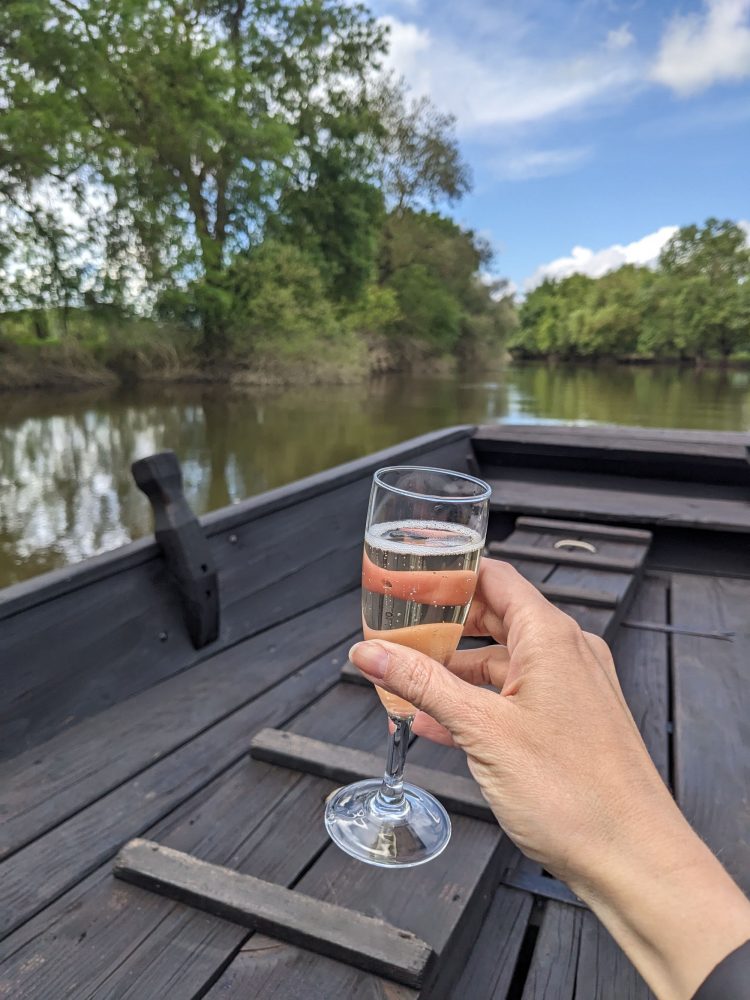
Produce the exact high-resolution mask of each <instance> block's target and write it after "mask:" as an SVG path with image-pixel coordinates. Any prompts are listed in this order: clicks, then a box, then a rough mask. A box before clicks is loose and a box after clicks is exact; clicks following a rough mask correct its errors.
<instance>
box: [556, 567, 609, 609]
mask: <svg viewBox="0 0 750 1000" xmlns="http://www.w3.org/2000/svg"><path fill="white" fill-rule="evenodd" d="M554 574H555V575H556V574H557V570H555V571H554ZM586 578H587V579H588V576H587V577H586ZM551 579H552V578H551V577H550V581H551ZM539 589H540V590H541V592H542V593H543V594H544V596H545V597H546V598H547V600H548V601H553V602H554V603H558V602H564V603H567V604H587V605H588V606H589V607H591V608H616V607H617V605H618V603H619V601H618V597H617V595H616V594H613V593H611V592H610V591H607V590H595V589H594V588H592V587H578V586H574V585H570V584H566V583H559V584H558V583H552V582H549V583H548V582H546V581H545V582H544V583H543V584H540V585H539Z"/></svg>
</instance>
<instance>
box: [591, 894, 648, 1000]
mask: <svg viewBox="0 0 750 1000" xmlns="http://www.w3.org/2000/svg"><path fill="white" fill-rule="evenodd" d="M574 996H575V1000H655V998H654V995H653V993H652V992H651V990H650V989H649V988H648V986H647V985H646V983H645V982H644V981H643V979H642V977H641V976H640V975H639V973H638V972H637V970H636V969H635V967H634V965H633V964H632V962H631V961H630V959H629V958H628V957H627V955H625V953H624V952H623V951H622V949H621V948H620V946H619V945H618V944H617V943H616V942H615V940H614V938H612V936H611V935H610V934H609V933H608V932H607V931H606V930H605V929H604V927H603V926H602V925H601V924H600V923H599V921H598V920H597V919H596V917H595V916H594V914H593V913H583V915H582V922H581V937H580V951H579V955H578V973H577V977H576V989H575V994H574Z"/></svg>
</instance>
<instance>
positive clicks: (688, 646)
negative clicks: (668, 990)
mask: <svg viewBox="0 0 750 1000" xmlns="http://www.w3.org/2000/svg"><path fill="white" fill-rule="evenodd" d="M671 594H672V602H671V606H672V619H673V620H674V621H678V622H690V623H691V624H692V625H694V626H695V627H696V628H701V629H705V630H707V631H719V630H731V631H733V632H735V635H734V637H733V639H732V641H731V642H722V641H720V640H717V639H704V638H698V637H697V636H685V635H675V636H673V637H672V655H673V693H674V764H675V776H674V778H675V794H676V798H677V802H678V803H679V805H680V808H681V809H682V810H683V812H684V813H685V815H686V816H687V818H688V820H689V821H690V823H691V824H692V825H693V827H694V828H695V829H696V831H697V832H698V833H699V834H700V836H701V837H703V839H704V840H705V841H706V842H707V844H708V845H709V847H710V848H711V849H712V850H713V851H714V852H715V853H716V854H717V855H718V856H719V858H720V859H721V861H722V863H723V864H724V865H725V867H726V868H727V870H728V871H729V873H730V874H731V875H732V876H733V877H734V878H735V879H736V880H737V881H738V882H739V884H740V885H741V886H742V888H743V889H744V890H745V891H746V892H747V891H750V796H749V795H748V788H750V728H748V725H747V720H748V718H750V582H748V581H746V580H733V579H730V578H721V577H714V578H708V577H698V576H687V575H684V576H683V575H680V574H675V575H674V576H673V577H672V588H671Z"/></svg>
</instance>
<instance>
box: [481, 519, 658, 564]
mask: <svg viewBox="0 0 750 1000" xmlns="http://www.w3.org/2000/svg"><path fill="white" fill-rule="evenodd" d="M579 530H580V529H579ZM488 548H489V551H490V554H491V555H493V556H496V557H497V558H499V559H506V560H510V561H514V560H515V559H531V560H536V561H538V562H550V561H554V562H555V563H557V565H558V566H580V567H582V568H586V569H608V570H612V571H614V572H620V573H632V572H634V570H636V569H638V567H639V566H640V565H641V563H642V562H643V553H641V554H640V557H631V558H629V559H617V558H614V557H613V556H600V555H598V554H597V553H594V552H583V551H577V550H573V549H571V550H567V551H566V550H565V549H555V548H553V547H551V546H550V548H549V549H540V548H537V547H535V546H533V545H519V544H517V543H511V542H509V541H505V542H490V544H489V546H488Z"/></svg>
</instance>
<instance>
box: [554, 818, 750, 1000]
mask: <svg viewBox="0 0 750 1000" xmlns="http://www.w3.org/2000/svg"><path fill="white" fill-rule="evenodd" d="M669 802H670V805H671V807H672V808H671V810H668V811H667V810H660V813H659V816H658V821H657V817H656V816H652V817H651V818H650V820H649V821H648V822H647V823H646V824H645V825H641V824H639V823H638V822H637V817H635V820H636V822H634V823H633V824H632V825H631V824H628V826H629V827H630V830H629V832H628V831H623V832H625V833H626V838H621V839H620V840H619V842H618V843H617V845H616V846H615V844H614V842H613V843H612V845H611V848H612V849H610V850H609V851H605V852H602V853H601V854H600V856H599V858H598V859H597V860H596V861H595V862H594V863H593V864H592V865H591V866H589V869H588V870H587V871H586V872H585V873H582V874H581V875H580V877H578V878H574V879H572V880H571V888H572V889H573V890H574V891H575V892H576V893H577V895H579V896H580V897H581V899H583V900H584V902H586V903H588V905H589V906H590V907H591V909H592V910H593V911H594V913H595V914H596V915H597V916H598V917H599V919H600V920H601V921H602V923H603V924H604V925H605V926H606V927H607V929H608V930H609V932H610V933H611V934H612V936H613V937H614V938H615V939H616V940H617V942H618V943H619V944H620V946H621V947H622V948H623V950H624V951H625V952H626V954H627V955H628V956H629V958H630V959H631V961H632V962H633V963H634V965H635V966H636V967H637V968H638V970H639V971H640V972H641V974H642V975H643V977H644V978H645V979H646V981H647V982H648V984H649V985H650V986H651V988H652V989H653V991H654V992H655V993H656V995H657V996H658V997H661V998H670V1000H672V998H674V1000H689V998H690V997H692V996H693V994H694V993H695V991H696V990H697V989H698V987H699V986H700V984H701V983H702V982H703V980H704V979H705V978H706V976H708V975H709V973H710V972H711V971H712V970H713V969H714V968H715V966H716V965H717V964H718V963H719V962H720V961H721V960H722V959H723V958H724V957H725V956H726V955H727V954H729V953H730V952H731V951H732V950H734V948H736V947H739V945H741V944H743V943H744V942H745V941H746V940H748V938H750V902H748V900H747V899H746V898H745V897H744V895H743V894H742V892H741V890H740V889H739V888H738V887H737V886H736V885H735V884H734V882H733V881H732V880H731V878H730V877H729V875H728V874H727V873H726V871H725V870H724V869H723V867H722V866H721V864H720V863H719V862H718V861H717V859H716V858H715V857H714V855H713V854H712V853H711V851H710V850H709V849H708V847H706V845H705V844H704V843H703V841H701V840H700V838H699V837H698V836H697V835H696V834H695V833H694V831H693V830H692V829H691V828H690V826H689V824H688V823H687V821H686V820H685V819H684V817H683V816H682V814H681V813H680V812H679V810H678V809H677V807H676V806H675V805H674V803H673V802H672V800H671V799H670V800H669ZM625 840H626V841H627V842H625Z"/></svg>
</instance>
